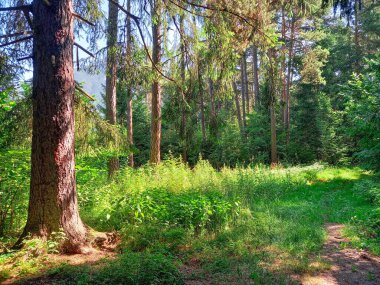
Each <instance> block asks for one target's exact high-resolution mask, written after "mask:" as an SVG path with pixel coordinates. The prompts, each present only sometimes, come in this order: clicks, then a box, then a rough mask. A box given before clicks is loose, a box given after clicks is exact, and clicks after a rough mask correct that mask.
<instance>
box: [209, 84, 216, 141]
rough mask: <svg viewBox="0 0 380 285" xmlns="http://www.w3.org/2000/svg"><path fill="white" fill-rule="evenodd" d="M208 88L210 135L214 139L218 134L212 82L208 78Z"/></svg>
mask: <svg viewBox="0 0 380 285" xmlns="http://www.w3.org/2000/svg"><path fill="white" fill-rule="evenodd" d="M208 87H209V93H210V104H211V116H210V133H211V134H212V135H213V137H216V136H217V134H218V130H217V127H218V124H217V118H216V106H215V94H214V81H213V80H212V79H211V78H209V79H208Z"/></svg>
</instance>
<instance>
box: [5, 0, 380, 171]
mask: <svg viewBox="0 0 380 285" xmlns="http://www.w3.org/2000/svg"><path fill="white" fill-rule="evenodd" d="M174 2H175V1H174ZM175 4H178V5H175ZM182 4H183V5H184V6H185V7H183V9H182V8H179V7H178V6H180V3H176V2H175V3H165V5H168V7H160V9H163V10H164V11H165V12H164V13H162V14H160V21H161V22H162V23H161V25H162V28H161V29H162V34H161V38H160V41H161V42H160V43H159V44H160V45H161V46H160V48H161V51H160V62H157V63H156V65H157V66H159V69H160V70H161V71H162V73H163V74H164V75H165V77H167V78H163V77H162V76H161V75H160V74H158V75H154V73H155V72H156V70H155V69H154V68H153V71H152V68H151V65H152V63H151V61H150V60H149V57H150V59H152V55H151V53H152V52H151V51H149V49H150V46H151V45H152V44H154V42H152V41H153V39H152V38H151V33H150V32H149V29H148V30H146V29H143V30H142V36H143V38H141V36H140V34H139V30H138V29H137V27H135V26H133V25H132V24H134V22H133V21H132V23H131V20H130V19H129V18H125V13H123V12H119V16H118V18H116V19H118V28H119V29H117V30H116V34H115V43H114V44H113V45H114V47H113V50H112V51H110V50H109V49H110V47H109V49H108V54H109V56H108V67H107V48H102V49H99V48H97V45H96V43H99V41H100V43H103V44H104V43H105V41H104V40H101V39H100V40H98V41H94V44H92V45H93V49H94V50H97V54H96V56H97V57H96V60H95V61H94V60H91V59H82V60H81V61H80V62H79V63H78V64H80V65H81V66H83V68H85V69H88V70H90V71H91V70H96V69H97V68H98V70H99V68H100V70H105V72H106V74H108V77H107V78H110V77H111V76H114V77H115V76H117V83H116V84H117V86H116V87H114V88H113V89H114V90H113V91H111V92H109V91H107V92H105V95H104V100H105V102H110V101H109V98H110V96H112V97H115V96H116V97H117V99H116V102H117V103H116V105H115V106H111V105H112V104H111V105H110V104H108V105H107V104H104V103H102V102H95V103H94V104H95V105H97V106H98V108H97V109H96V110H95V109H93V108H92V107H91V105H93V104H89V103H88V100H87V99H88V98H86V97H83V95H82V96H81V95H78V99H77V107H78V108H79V106H81V107H82V108H84V109H86V110H87V109H88V112H91V114H92V115H91V116H90V117H91V118H95V117H98V119H99V120H100V119H102V118H106V116H107V114H109V113H110V112H111V113H112V114H114V115H113V116H114V117H115V118H114V119H116V121H115V123H116V125H117V132H118V133H119V134H120V135H121V136H123V137H120V141H118V140H114V141H113V142H112V143H111V144H112V145H113V146H114V148H115V149H116V148H117V149H118V150H121V149H123V153H120V154H119V157H120V158H121V160H122V163H124V164H126V163H127V161H128V152H132V153H134V155H133V156H134V160H135V163H136V165H142V164H145V163H146V162H148V161H149V158H150V138H149V136H150V133H151V130H150V129H151V112H152V97H154V96H156V94H153V95H152V90H151V84H152V81H153V80H158V81H159V82H160V85H162V86H161V87H160V88H162V91H161V92H162V95H161V94H160V96H162V99H161V100H162V101H160V103H156V104H160V107H161V108H162V110H160V112H162V116H160V117H159V118H160V121H162V142H161V157H162V158H168V157H180V156H181V157H182V159H183V160H184V161H185V162H188V163H189V164H190V165H195V164H196V162H197V161H198V159H199V158H200V157H202V158H203V159H206V160H209V161H210V162H211V163H212V165H214V166H215V167H222V166H223V165H226V166H236V165H249V164H257V163H264V164H268V163H275V164H276V163H277V162H278V161H280V162H281V163H283V164H299V163H303V164H305V163H311V162H314V161H325V162H328V163H332V164H335V163H341V162H353V163H358V162H362V163H363V162H364V163H365V164H367V165H370V166H374V167H379V164H378V157H379V151H380V150H379V143H378V140H379V138H378V136H377V133H378V127H379V114H378V108H377V107H378V96H377V94H378V92H379V91H378V80H379V73H378V69H379V57H378V51H379V29H378V27H379V15H378V10H379V7H378V3H376V1H375V2H373V1H363V2H360V3H359V1H356V2H355V1H353V2H352V3H351V2H349V3H348V4H344V5H343V4H339V3H337V4H336V5H335V6H334V7H335V8H334V9H332V8H331V7H330V6H328V5H322V4H321V3H320V1H314V2H313V1H309V2H302V1H301V2H297V1H295V2H284V3H281V2H279V3H276V4H273V3H272V4H265V3H258V4H254V3H245V2H244V1H238V2H236V3H235V2H231V3H225V4H223V5H225V6H226V8H224V9H225V10H226V11H227V12H219V13H217V12H215V11H213V10H210V9H204V8H202V7H201V6H202V5H197V4H196V3H195V4H194V3H193V4H191V3H190V4H186V3H182ZM110 5H111V6H110V7H111V8H112V4H110ZM210 5H211V4H210ZM212 5H215V9H214V10H217V9H218V7H219V6H218V5H221V6H220V7H222V6H223V5H222V3H221V4H216V3H214V4H212ZM234 5H235V6H234ZM339 5H342V6H339ZM103 6H104V5H103ZM129 6H130V11H133V12H135V13H136V14H137V13H138V14H139V15H141V20H140V24H139V25H140V26H141V27H142V26H143V25H146V26H148V27H149V22H150V21H153V23H154V21H155V20H154V17H153V16H152V17H153V20H151V19H150V18H149V17H148V14H147V11H145V10H144V9H143V8H144V7H143V6H141V4H139V3H137V2H136V3H134V2H133V1H131V3H129ZM101 7H102V6H100V7H99V8H101ZM223 7H224V6H223ZM87 8H88V7H87ZM157 9H158V8H157ZM185 9H189V10H190V12H187V11H186V10H185ZM229 10H231V11H229ZM90 12H91V13H92V14H93V15H91V16H93V17H94V16H96V17H100V18H97V19H98V22H96V25H97V26H96V28H94V29H92V30H91V32H92V33H91V34H87V37H88V38H89V40H90V38H99V37H100V38H101V37H103V38H104V36H105V35H106V33H101V32H100V30H102V29H103V30H104V29H106V27H105V26H104V22H103V20H101V19H102V17H103V16H104V17H105V16H107V15H104V14H102V13H101V12H100V11H96V12H94V11H90ZM86 13H89V12H88V11H86ZM197 13H201V15H202V16H203V17H201V16H197ZM235 14H237V15H235ZM2 16H3V18H4V15H2ZM11 16H13V15H6V16H5V17H11ZM18 17H19V18H22V16H20V15H19V16H18ZM109 19H110V18H109ZM111 20H112V19H110V20H109V21H111ZM4 21H5V19H3V23H7V22H4ZM22 21H23V19H19V22H18V25H26V23H23V22H22ZM16 23H17V22H16ZM14 25H15V23H9V24H7V25H4V27H3V31H4V32H7V31H8V30H9V29H11V28H12V27H14ZM83 25H86V23H81V26H83ZM19 29H27V28H26V27H25V28H19ZM78 29H79V28H78ZM109 29H110V28H109ZM78 34H79V35H82V34H83V30H82V31H78ZM82 37H83V35H82ZM3 41H5V42H6V41H10V39H9V38H3ZM142 41H144V42H145V44H146V45H147V46H145V47H146V48H147V49H148V52H149V55H147V53H146V52H145V50H144V47H143V46H142V45H143V43H142ZM109 43H110V37H108V44H109ZM26 45H27V44H26ZM17 47H18V48H20V50H19V52H22V53H23V54H24V55H28V53H27V52H26V51H25V49H23V48H25V47H24V44H23V43H19V44H18V46H17ZM9 52H15V47H14V46H12V49H11V50H9V51H7V50H3V52H2V65H1V66H2V73H1V74H2V91H1V94H2V97H1V98H2V103H1V104H2V105H1V106H2V112H1V116H2V120H1V124H2V128H3V131H2V137H1V147H2V148H3V149H5V148H10V147H12V146H15V145H16V146H20V145H25V146H27V145H28V144H29V141H30V130H31V127H30V118H31V108H30V103H28V102H27V100H28V99H27V98H28V97H29V96H30V90H31V89H30V87H28V86H30V84H29V83H27V82H26V83H23V84H22V85H20V84H19V82H20V81H18V78H19V77H18V74H19V73H18V72H17V71H20V70H22V69H24V70H25V69H28V67H27V65H25V64H24V63H25V62H24V61H21V62H17V61H15V59H16V57H11V54H10V53H9ZM110 54H111V55H112V54H114V57H115V59H113V61H114V65H115V67H117V70H116V71H115V72H114V73H113V74H111V73H110V70H111V69H112V68H114V67H112V68H111V67H110V66H109V65H110V57H112V56H110ZM18 56H19V57H21V55H18ZM79 59H80V58H79ZM26 60H28V59H26ZM21 63H22V64H21ZM17 68H18V69H17ZM157 76H158V77H160V78H159V79H155V77H157ZM107 80H108V79H107ZM108 81H110V80H108ZM108 81H107V84H108V85H110V83H109V82H108ZM107 88H108V89H107ZM106 89H107V90H109V87H108V86H105V90H106ZM116 90H117V91H116ZM79 94H80V93H79ZM116 97H115V98H116ZM86 100H87V101H86ZM114 101H115V100H114ZM132 105H133V106H132ZM28 106H29V107H28ZM112 108H115V110H111V109H112ZM28 110H29V111H28ZM131 110H132V111H133V112H132V111H131ZM84 112H85V111H81V112H78V113H81V114H78V116H81V115H83V113H84ZM132 113H133V114H132ZM28 114H29V115H28ZM28 116H29V118H28ZM22 121H23V122H25V124H20V123H19V122H22ZM89 121H90V119H89V117H88V116H83V117H82V118H77V124H76V128H77V129H78V130H80V131H77V132H76V134H77V140H76V147H77V149H78V151H77V153H78V154H82V153H83V152H84V151H91V150H94V148H95V145H94V144H97V143H99V141H101V140H102V139H104V138H105V137H107V136H108V135H109V133H112V132H109V131H105V133H106V134H104V133H102V130H101V128H99V127H94V125H93V124H91V123H90V122H89ZM108 121H109V122H110V120H108ZM111 121H114V120H111ZM28 122H29V123H28ZM128 122H129V123H128ZM112 123H113V122H112ZM128 124H132V127H131V130H132V129H133V136H131V138H129V139H128V138H127V137H126V135H125V134H126V133H128V132H127V129H128ZM16 125H17V129H15V126H16ZM130 133H131V131H130ZM123 134H124V135H123ZM128 142H129V143H128ZM103 150H104V151H106V152H107V151H109V147H104V148H103ZM97 151H98V150H97ZM130 158H131V157H130Z"/></svg>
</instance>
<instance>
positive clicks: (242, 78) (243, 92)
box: [240, 57, 247, 128]
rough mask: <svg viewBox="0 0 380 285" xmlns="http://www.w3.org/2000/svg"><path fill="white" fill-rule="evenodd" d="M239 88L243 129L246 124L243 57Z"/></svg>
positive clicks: (242, 59)
mask: <svg viewBox="0 0 380 285" xmlns="http://www.w3.org/2000/svg"><path fill="white" fill-rule="evenodd" d="M240 80H241V81H240V82H241V84H240V86H241V102H242V111H243V127H244V128H245V127H246V125H247V122H246V107H245V99H246V95H245V94H246V92H245V86H246V85H245V82H244V57H242V58H241V60H240Z"/></svg>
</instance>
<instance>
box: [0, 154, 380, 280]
mask: <svg viewBox="0 0 380 285" xmlns="http://www.w3.org/2000/svg"><path fill="white" fill-rule="evenodd" d="M26 154H27V152H20V153H19V154H18V155H19V156H17V159H16V160H15V159H14V158H15V157H16V156H12V157H13V160H10V161H7V162H6V164H5V167H3V168H2V172H1V177H6V179H7V182H6V183H2V184H1V187H2V188H1V189H2V193H6V192H5V191H7V190H8V191H14V192H10V193H13V194H12V195H15V197H16V196H17V198H18V199H19V200H13V201H12V203H13V204H11V203H10V202H9V201H11V200H7V199H8V198H7V197H12V195H11V196H9V195H8V196H6V195H4V194H1V195H2V196H1V198H2V203H5V204H6V203H8V208H9V209H10V213H12V211H16V210H15V209H20V211H18V212H17V219H18V220H19V221H20V222H19V223H20V224H23V223H24V222H25V213H26V208H25V205H26V204H27V196H28V195H27V189H28V186H27V185H28V179H27V175H26V176H25V177H24V176H23V169H24V167H26V168H25V171H26V172H27V171H28V168H27V166H26V165H27V163H28V158H27V156H26ZM23 155H24V156H23ZM3 157H8V158H9V157H10V155H9V156H6V155H4V156H3ZM4 168H5V169H7V168H8V169H10V168H12V169H14V170H13V172H12V173H17V171H19V172H20V175H21V176H20V175H15V176H13V177H12V176H11V175H10V174H9V173H7V174H6V175H7V176H5V175H4V173H5V172H4ZM18 177H23V178H20V179H19V178H18ZM77 181H78V200H79V203H80V209H81V216H82V218H83V220H84V221H85V222H86V223H87V224H88V225H89V226H91V227H93V228H94V229H96V230H101V231H113V230H117V231H118V232H119V233H120V235H121V237H122V242H121V244H120V245H119V248H118V251H119V252H120V255H119V256H118V257H117V258H116V259H115V260H113V261H105V262H100V263H99V264H97V265H91V266H90V265H83V266H75V267H73V266H70V265H65V266H61V267H58V268H56V266H53V267H54V268H56V269H54V268H53V269H52V270H53V271H51V272H50V273H49V274H50V275H49V276H51V278H52V279H53V280H56V283H57V284H182V283H183V282H184V280H195V281H196V280H206V281H207V280H212V282H214V283H212V284H246V283H247V282H251V281H253V282H255V284H291V283H292V281H291V280H290V279H289V277H288V276H289V275H290V274H294V273H296V274H301V273H304V272H309V273H310V272H315V271H318V270H321V269H324V268H327V267H328V266H329V265H328V264H325V263H323V262H317V263H315V262H313V261H314V259H315V256H317V255H318V252H319V251H320V250H321V248H322V246H323V243H324V241H325V237H326V236H325V230H324V225H325V224H326V223H344V224H346V225H348V227H347V228H346V231H345V234H346V236H347V237H349V238H350V240H351V241H352V245H353V246H355V247H360V248H366V249H369V250H371V251H372V252H374V253H377V254H379V253H380V250H379V224H380V223H379V197H380V196H379V188H378V185H379V184H378V182H377V181H378V176H374V175H372V174H371V173H366V172H364V171H362V170H360V169H355V168H342V167H340V168H335V167H327V166H323V165H319V164H316V165H312V166H307V167H292V168H287V169H282V168H278V169H273V170H271V169H269V168H266V167H264V166H258V167H252V168H235V169H231V168H222V169H221V170H219V171H216V170H215V169H214V168H213V167H212V166H211V165H210V164H209V163H208V162H206V161H200V162H199V163H198V164H197V165H196V166H195V167H194V168H192V169H191V168H189V167H188V166H186V165H184V164H182V163H181V162H180V161H178V160H168V161H164V162H163V163H162V164H161V165H159V166H156V167H153V166H149V165H146V166H143V167H140V168H138V169H131V168H123V169H122V170H120V172H119V173H118V174H117V175H116V176H115V177H114V178H113V179H112V180H109V179H108V178H107V169H106V164H105V163H104V159H101V158H100V157H98V156H94V157H79V158H78V161H77ZM12 185H13V186H15V185H17V187H13V186H12ZM7 193H8V192H7ZM7 201H8V202H7ZM2 205H3V204H2ZM14 207H16V208H14ZM17 207H18V208H17ZM13 208H14V209H13ZM2 209H3V208H2ZM9 221H10V216H9V217H7V219H3V225H4V235H6V236H7V238H4V237H3V238H2V239H1V240H0V241H1V242H2V243H1V244H2V247H3V248H4V249H5V251H7V248H9V245H11V243H12V242H13V241H14V238H15V237H17V233H18V232H19V231H20V229H21V226H20V224H18V225H17V227H16V225H15V224H9ZM10 237H11V238H10ZM12 237H13V239H12ZM55 245H56V243H55V242H54V240H53V241H49V244H44V245H38V244H34V245H33V242H31V245H29V246H28V247H26V248H25V249H24V251H22V252H18V253H17V252H9V251H8V253H7V254H6V255H0V268H1V272H2V273H1V275H0V278H2V279H7V278H10V277H15V276H16V275H17V276H19V277H22V276H29V275H30V274H34V273H37V271H39V270H41V269H42V268H44V267H45V268H46V266H47V267H49V266H51V265H46V264H47V263H46V257H47V256H48V255H47V253H48V252H49V251H50V252H52V251H54V250H55V247H54V246H55ZM49 246H50V247H51V249H49ZM36 248H37V249H38V250H41V249H43V251H42V253H41V254H40V255H39V256H38V257H36V256H35V255H33V252H36ZM315 264H318V266H316V265H315ZM122 280H124V281H122Z"/></svg>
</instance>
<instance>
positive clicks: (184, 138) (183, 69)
mask: <svg viewBox="0 0 380 285" xmlns="http://www.w3.org/2000/svg"><path fill="white" fill-rule="evenodd" d="M184 20H185V18H184V16H183V15H181V16H180V19H179V31H180V37H181V47H180V50H181V58H180V67H181V84H182V88H184V86H185V83H186V82H185V80H186V65H185V64H186V63H185V52H186V51H185V39H184V36H185V26H184V25H185V23H184ZM179 94H180V100H181V109H182V110H181V113H182V114H181V127H180V140H181V143H182V161H183V162H187V148H188V145H187V130H186V125H187V108H186V103H185V102H184V100H183V98H182V91H181V90H179ZM183 96H185V100H186V99H187V98H186V97H187V96H186V94H183Z"/></svg>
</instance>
